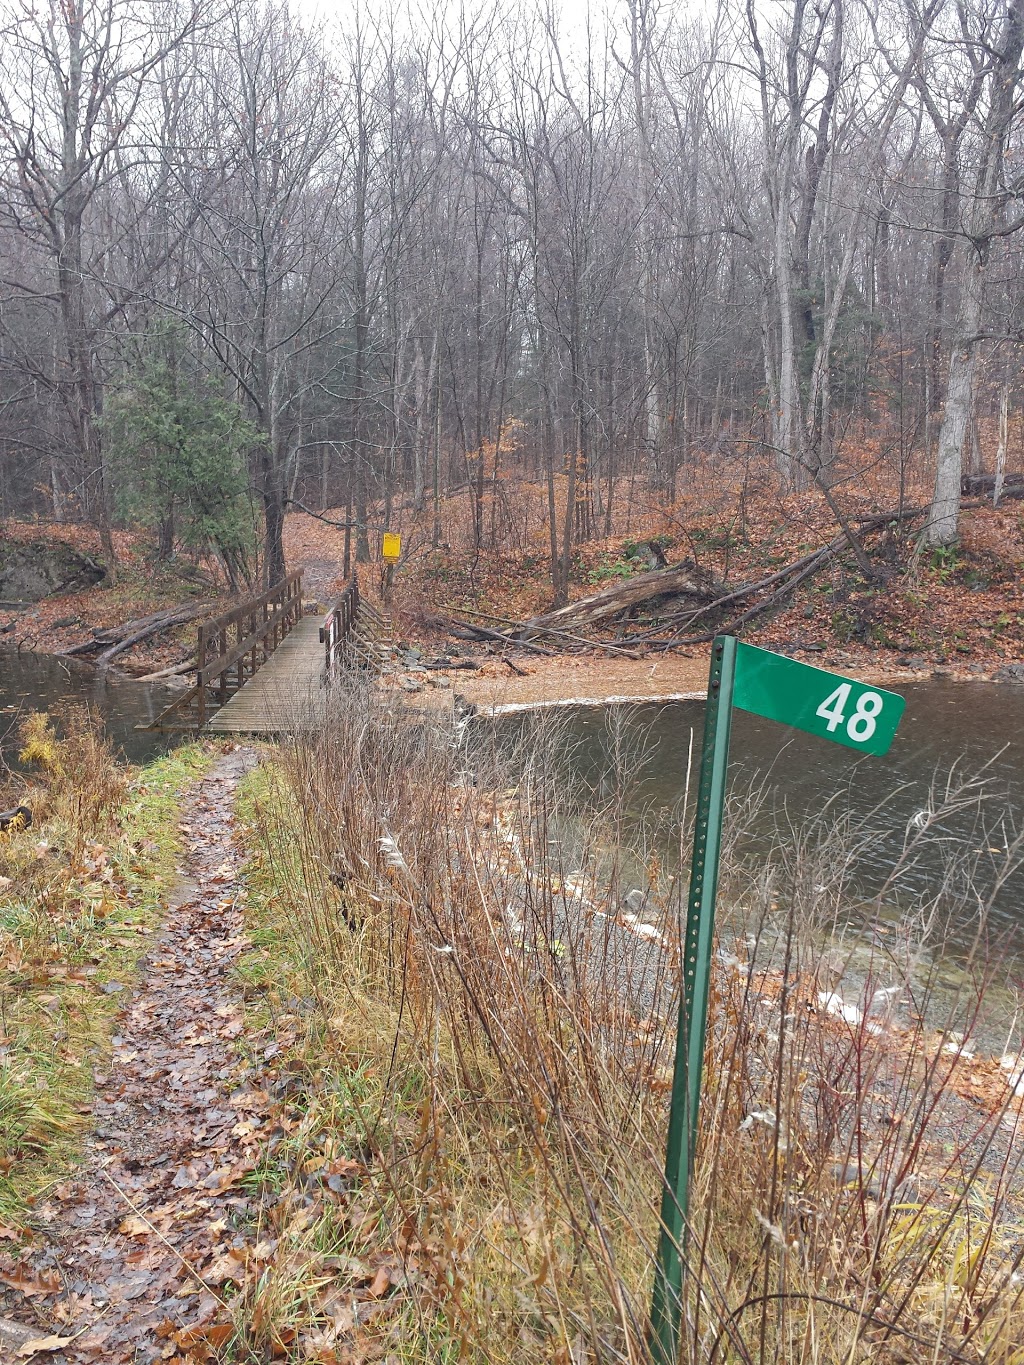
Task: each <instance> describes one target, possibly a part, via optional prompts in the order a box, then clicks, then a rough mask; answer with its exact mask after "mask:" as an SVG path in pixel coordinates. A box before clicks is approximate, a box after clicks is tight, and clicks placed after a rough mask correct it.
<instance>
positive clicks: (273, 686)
mask: <svg viewBox="0 0 1024 1365" xmlns="http://www.w3.org/2000/svg"><path fill="white" fill-rule="evenodd" d="M323 668H324V647H323V645H322V644H321V643H320V618H319V617H315V616H304V617H303V618H302V619H301V620H300V621H298V622H297V623H296V624H295V626H293V628H292V629H291V630H290V631H289V632H288V634H287V635H286V636H285V637H284V639H283V640H282V641H281V643H280V644H279V645H278V647H277V648H276V649H275V650H274V652H273V654H271V656H270V658H269V659H268V660H267V661H266V663H265V664H263V665H262V667H261V668H260V669H259V670H258V672H257V673H256V674H255V676H254V677H252V678H250V679H249V681H248V682H247V683H245V685H244V686H243V687H242V688H241V690H240V691H238V692H236V693H235V695H234V696H233V697H231V698H229V700H228V701H226V702H225V703H224V705H223V706H222V707H221V708H220V710H219V711H217V712H216V714H215V715H214V716H212V717H211V719H210V720H209V721H207V723H206V729H207V730H209V731H214V732H215V733H218V734H235V735H273V734H281V733H283V732H285V731H293V730H301V729H304V728H305V727H306V726H307V725H309V724H311V723H315V717H316V715H317V714H318V713H319V712H320V711H321V709H322V706H323V700H324V688H323V686H322V674H323Z"/></svg>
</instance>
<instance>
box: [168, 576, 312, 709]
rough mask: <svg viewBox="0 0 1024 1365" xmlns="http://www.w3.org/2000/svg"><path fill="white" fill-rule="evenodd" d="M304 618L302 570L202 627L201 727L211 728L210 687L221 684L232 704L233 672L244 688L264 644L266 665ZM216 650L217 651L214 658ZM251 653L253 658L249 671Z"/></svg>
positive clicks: (199, 673) (223, 696)
mask: <svg viewBox="0 0 1024 1365" xmlns="http://www.w3.org/2000/svg"><path fill="white" fill-rule="evenodd" d="M301 616H302V570H301V569H296V570H295V572H294V573H290V574H288V576H287V577H286V578H282V579H281V581H280V582H279V583H275V584H274V586H273V587H272V588H268V589H267V591H266V592H262V593H260V594H259V596H258V597H250V598H249V599H248V600H247V601H245V602H242V603H240V604H239V606H237V607H232V608H231V609H230V610H229V611H225V612H222V613H221V615H220V616H214V617H212V618H211V619H210V620H207V621H203V622H201V623H200V625H199V632H198V637H197V640H196V684H195V698H196V702H197V705H198V709H199V728H200V729H202V728H203V726H204V725H205V724H206V711H207V699H206V692H207V688H209V687H211V686H213V685H214V684H215V683H218V682H219V684H220V688H219V690H220V697H219V701H220V704H221V705H223V704H224V702H225V701H226V700H227V690H228V685H229V683H228V673H229V672H230V670H231V669H232V668H234V669H236V670H237V677H236V679H235V685H236V686H237V687H241V686H242V684H243V683H244V682H245V677H246V673H247V672H248V675H249V676H250V677H251V676H252V675H253V674H254V673H255V672H256V670H257V668H258V667H259V664H258V663H257V662H256V651H257V650H258V649H260V647H261V646H262V654H263V660H264V662H265V661H266V659H267V657H268V656H269V655H270V654H272V653H273V652H274V650H275V649H276V648H277V646H278V645H279V644H280V643H281V641H282V640H283V639H284V637H285V636H286V635H287V634H288V632H289V630H291V628H292V626H294V625H295V623H296V621H298V620H299V619H300V618H301ZM232 628H234V636H235V638H234V641H233V642H231V641H230V640H229V632H231V631H232ZM268 639H269V641H270V643H269V648H268ZM211 647H212V648H213V649H215V650H216V651H217V652H216V654H214V655H213V657H212V658H211V657H210V650H211ZM246 655H251V658H250V660H249V667H248V670H247V668H246Z"/></svg>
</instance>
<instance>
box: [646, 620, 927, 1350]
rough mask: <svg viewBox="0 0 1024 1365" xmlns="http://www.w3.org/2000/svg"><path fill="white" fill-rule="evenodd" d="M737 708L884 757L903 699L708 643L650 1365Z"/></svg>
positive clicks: (751, 651) (681, 1192)
mask: <svg viewBox="0 0 1024 1365" xmlns="http://www.w3.org/2000/svg"><path fill="white" fill-rule="evenodd" d="M737 706H738V707H740V708H741V709H742V710H744V711H752V712H753V713H754V714H755V715H758V716H764V717H766V719H768V720H777V721H779V722H780V723H781V724H783V725H792V726H795V727H796V728H797V729H799V730H807V731H809V732H810V733H811V734H812V735H820V736H821V738H822V739H829V740H832V741H833V742H834V743H836V744H845V745H846V746H847V747H848V748H850V749H862V750H863V751H864V752H865V753H869V754H884V753H886V752H887V750H888V748H889V745H890V744H891V743H892V740H893V736H894V735H895V733H896V726H897V725H898V724H899V721H900V717H901V716H902V715H903V706H904V701H903V698H902V697H900V696H897V695H896V693H895V692H884V691H883V690H882V689H881V688H878V687H870V686H867V685H865V684H864V683H859V682H855V681H854V680H853V679H852V678H843V677H840V676H839V674H837V673H826V672H825V670H824V669H821V668H812V667H810V666H809V665H808V664H800V663H797V662H796V661H795V660H793V659H787V658H785V657H784V656H783V655H781V654H772V653H770V652H769V651H768V650H766V649H757V648H755V647H754V646H753V645H744V644H741V643H740V642H739V641H738V640H735V639H734V638H733V637H732V636H731V635H720V636H718V638H717V639H716V640H715V642H714V645H713V646H712V650H711V672H710V676H709V678H708V705H707V712H706V715H705V720H704V743H703V747H702V750H701V763H700V783H699V786H698V789H697V811H696V818H695V826H694V835H693V861H692V863H691V865H690V899H689V906H688V910H687V916H686V937H685V940H684V943H683V982H682V999H681V1000H680V1003H679V1023H678V1027H677V1032H676V1060H675V1074H674V1076H673V1080H672V1102H671V1106H670V1108H669V1117H668V1142H667V1146H666V1151H665V1181H664V1185H663V1187H662V1199H661V1233H660V1238H659V1242H658V1260H657V1266H656V1269H655V1277H654V1296H653V1299H652V1301H651V1338H650V1345H651V1355H652V1358H653V1360H654V1362H655V1365H675V1362H676V1361H678V1359H679V1330H680V1323H681V1315H682V1286H683V1267H684V1263H685V1255H686V1223H687V1215H688V1212H689V1200H690V1175H691V1172H692V1170H693V1157H694V1153H695V1151H696V1148H697V1136H698V1128H697V1119H698V1113H699V1109H700V1089H701V1072H702V1070H703V1066H704V1039H705V1035H706V1033H707V1018H708V988H709V985H710V981H711V948H712V938H713V934H714V928H715V895H716V892H717V889H718V855H719V850H720V848H721V842H722V814H723V811H724V808H725V778H726V769H727V767H728V763H729V738H730V729H731V724H732V711H733V707H737Z"/></svg>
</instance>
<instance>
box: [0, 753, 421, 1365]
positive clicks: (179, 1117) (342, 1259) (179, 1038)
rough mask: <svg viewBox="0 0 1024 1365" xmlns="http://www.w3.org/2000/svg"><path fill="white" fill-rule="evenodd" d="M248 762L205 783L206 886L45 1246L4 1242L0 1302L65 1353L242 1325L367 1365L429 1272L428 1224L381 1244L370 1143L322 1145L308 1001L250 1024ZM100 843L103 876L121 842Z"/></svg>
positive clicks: (236, 759)
mask: <svg viewBox="0 0 1024 1365" xmlns="http://www.w3.org/2000/svg"><path fill="white" fill-rule="evenodd" d="M248 762H249V756H248V755H246V754H244V753H239V752H233V753H231V754H230V755H227V756H226V757H225V758H223V759H222V760H221V761H220V762H219V764H218V765H217V767H216V768H215V769H214V770H213V771H212V772H211V773H210V774H209V775H208V776H207V777H206V778H205V779H204V780H203V781H202V782H201V783H199V784H198V785H197V788H196V790H195V792H194V794H193V795H192V796H191V798H190V800H189V803H188V807H189V818H188V824H187V836H188V859H187V865H186V868H185V872H186V874H187V876H188V878H189V887H188V891H187V894H186V895H184V896H183V897H182V898H181V899H180V900H175V899H173V898H172V902H171V904H172V906H173V908H172V909H170V910H169V912H168V916H167V920H166V922H165V926H164V929H163V932H162V933H161V934H160V936H159V938H158V939H156V940H155V941H153V943H152V944H151V946H150V949H149V952H148V954H147V955H146V957H145V958H144V959H143V962H142V971H141V980H140V983H139V985H138V986H137V988H136V989H135V990H134V991H133V992H130V991H129V990H128V988H127V987H126V988H125V990H124V992H123V995H120V996H118V999H119V1000H121V1001H123V1006H122V1013H121V1015H120V1017H119V1020H118V1025H117V1032H116V1033H115V1034H114V1036H113V1037H112V1039H111V1046H110V1053H109V1056H108V1057H106V1058H105V1059H104V1060H103V1061H102V1062H97V1063H94V1070H95V1079H96V1086H97V1098H96V1101H95V1104H94V1108H93V1117H94V1121H95V1125H96V1127H95V1133H94V1136H93V1138H92V1140H91V1144H90V1148H89V1151H88V1154H87V1158H86V1161H85V1163H84V1165H83V1167H82V1168H81V1169H80V1170H79V1171H78V1172H77V1173H76V1174H75V1175H74V1176H73V1177H72V1178H71V1179H70V1180H68V1181H67V1182H66V1183H65V1184H64V1185H62V1186H60V1187H58V1188H57V1189H55V1190H52V1191H51V1192H50V1193H49V1194H48V1196H47V1198H46V1199H45V1200H44V1201H42V1202H41V1203H40V1204H39V1206H38V1207H37V1209H36V1217H37V1223H38V1227H39V1229H40V1231H39V1233H38V1234H37V1235H36V1236H35V1237H34V1239H33V1240H31V1241H30V1243H29V1245H27V1246H22V1247H21V1248H17V1249H13V1248H12V1249H9V1250H8V1251H7V1252H6V1253H5V1254H0V1284H2V1285H5V1286H7V1289H6V1291H4V1294H3V1295H2V1296H0V1312H2V1311H3V1310H4V1309H5V1308H8V1307H9V1308H10V1309H11V1312H12V1316H15V1317H17V1316H21V1317H27V1318H32V1319H34V1320H35V1326H33V1328H32V1330H33V1331H34V1332H35V1333H36V1334H37V1336H38V1337H39V1339H41V1340H50V1341H53V1342H59V1343H60V1344H59V1345H55V1346H54V1347H53V1348H52V1350H53V1354H54V1356H55V1365H100V1363H101V1362H102V1365H108V1362H109V1365H121V1363H122V1362H128V1361H135V1360H136V1359H150V1360H155V1359H157V1358H160V1359H163V1360H166V1361H169V1362H172V1363H173V1362H175V1361H177V1362H178V1363H179V1365H193V1362H202V1361H214V1360H217V1359H220V1358H221V1357H222V1355H223V1353H224V1352H225V1351H226V1350H228V1349H230V1348H231V1346H232V1343H233V1342H235V1340H236V1335H237V1333H238V1332H239V1331H240V1330H241V1331H242V1332H243V1333H244V1343H247V1344H246V1345H245V1349H246V1350H249V1349H256V1348H258V1350H259V1352H261V1353H262V1355H264V1356H265V1357H266V1358H267V1359H271V1358H275V1357H276V1356H279V1355H282V1354H288V1355H289V1357H290V1358H292V1359H298V1360H308V1361H311V1362H317V1361H319V1362H321V1365H331V1362H341V1361H344V1362H347V1363H348V1365H362V1362H365V1361H369V1360H371V1359H375V1358H378V1357H379V1356H380V1355H381V1354H383V1352H382V1351H381V1350H380V1338H381V1332H382V1328H381V1326H380V1324H381V1323H383V1324H384V1328H383V1330H384V1331H385V1332H386V1324H387V1322H388V1321H389V1320H390V1318H391V1316H392V1315H394V1314H395V1313H397V1311H398V1310H399V1308H400V1306H401V1303H402V1301H403V1299H404V1298H405V1297H406V1296H407V1291H408V1290H409V1288H410V1287H411V1286H412V1285H413V1284H414V1283H416V1282H417V1280H418V1277H419V1275H420V1271H419V1267H418V1264H417V1261H416V1259H415V1255H414V1254H413V1253H414V1252H415V1251H418V1250H419V1249H420V1248H419V1244H418V1243H415V1242H413V1241H410V1242H409V1243H408V1244H407V1245H406V1246H405V1247H404V1250H403V1255H402V1256H401V1257H396V1256H394V1255H392V1254H390V1253H387V1252H384V1251H383V1250H382V1249H381V1247H380V1245H379V1239H380V1234H379V1229H378V1217H379V1215H378V1211H377V1208H376V1206H375V1204H374V1202H373V1199H372V1198H368V1197H366V1196H364V1195H363V1193H362V1191H363V1189H364V1187H365V1185H366V1183H367V1181H368V1180H369V1178H370V1176H369V1173H368V1172H367V1169H366V1166H365V1164H364V1162H362V1161H359V1160H356V1159H355V1158H354V1157H353V1156H352V1155H350V1154H349V1152H348V1151H346V1150H345V1149H344V1147H343V1145H342V1143H341V1141H340V1140H339V1139H338V1138H337V1137H336V1136H334V1135H332V1134H325V1135H323V1137H322V1139H320V1140H318V1141H317V1142H315V1143H313V1144H312V1145H303V1144H305V1139H304V1138H302V1136H301V1134H302V1132H303V1127H304V1124H305V1121H306V1118H305V1111H304V1101H303V1095H302V1083H301V1079H300V1077H299V1075H298V1073H297V1072H296V1071H295V1070H294V1067H293V1065H292V1063H291V1062H290V1061H289V1049H290V1048H292V1046H293V1045H294V1044H296V1043H297V1042H298V1041H299V1038H300V1035H301V1034H303V1033H304V1031H305V1028H306V1023H305V1020H304V1018H303V1015H302V1011H301V1010H298V1008H297V1007H296V1012H294V1013H291V1012H287V1011H279V1012H278V1013H277V1015H276V1017H275V1018H274V1019H273V1022H272V1024H268V1025H267V1026H266V1027H264V1028H262V1029H252V1028H251V1027H250V1028H247V1025H246V1017H245V1014H244V1006H243V991H242V984H241V981H240V979H239V978H238V975H237V971H236V968H237V963H238V959H239V956H240V955H241V954H242V953H243V952H246V951H248V950H249V943H248V939H247V937H246V935H245V932H244V925H243V918H242V902H243V898H242V896H241V894H240V887H239V885H238V881H237V879H238V876H239V863H238V858H237V856H236V851H235V849H234V847H233V835H234V819H233V815H232V812H231V800H232V796H233V792H234V787H235V784H236V782H237V780H238V777H239V776H240V774H241V773H242V771H243V770H244V767H245V766H246V764H247V763H248ZM81 860H82V862H83V867H84V866H85V863H88V864H89V866H88V868H87V871H88V873H89V875H90V876H92V877H93V878H94V879H96V880H97V881H100V880H101V879H102V874H103V872H104V870H105V869H106V866H107V859H106V856H105V852H104V850H103V849H102V848H101V847H100V846H99V845H94V846H92V847H89V848H86V849H84V850H83V852H82V854H81ZM53 966H54V969H55V970H57V969H60V964H53ZM294 1143H299V1144H300V1149H301V1151H302V1156H301V1157H298V1158H297V1157H295V1156H294V1155H292V1154H291V1153H293V1152H294V1151H295V1150H296V1149H295V1148H294V1147H290V1146H289V1144H294ZM285 1154H287V1155H285ZM275 1170H276V1172H277V1174H274V1172H275ZM328 1227H333V1228H334V1229H337V1230H339V1232H338V1236H340V1237H343V1238H344V1245H345V1246H346V1248H347V1249H348V1254H344V1255H337V1254H335V1255H332V1254H328V1252H327V1251H325V1250H320V1249H318V1248H319V1247H320V1246H321V1245H323V1246H327V1247H329V1246H331V1245H333V1244H334V1241H335V1240H336V1239H334V1240H332V1238H328V1237H325V1236H323V1234H322V1230H323V1229H325V1228H328ZM363 1247H365V1248H366V1249H367V1250H366V1252H365V1254H364V1255H359V1254H356V1253H357V1252H358V1250H359V1249H360V1248H363ZM278 1286H285V1287H286V1289H287V1292H288V1294H290V1295H291V1301H293V1302H296V1303H298V1304H299V1306H300V1311H299V1313H298V1314H297V1316H296V1317H295V1319H294V1321H284V1320H281V1319H280V1317H279V1312H280V1310H279V1306H278V1305H279V1302H280V1299H279V1298H278V1297H275V1295H278V1294H279V1289H278ZM253 1343H256V1347H253ZM40 1349H43V1348H40ZM45 1349H46V1350H48V1351H49V1350H50V1348H49V1347H47V1348H45Z"/></svg>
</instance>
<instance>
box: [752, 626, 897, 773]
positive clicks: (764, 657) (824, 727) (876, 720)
mask: <svg viewBox="0 0 1024 1365" xmlns="http://www.w3.org/2000/svg"><path fill="white" fill-rule="evenodd" d="M732 704H733V706H738V707H739V708H740V710H741V711H753V713H754V715H755V716H764V717H765V718H766V719H767V720H777V721H779V723H780V724H782V725H792V726H794V727H795V728H796V729H797V730H806V731H808V733H809V734H812V735H820V736H821V738H822V739H830V740H832V741H833V743H835V744H845V745H846V747H847V748H849V749H861V750H863V752H864V753H866V754H884V753H888V751H889V745H890V744H891V743H892V741H893V736H894V735H895V733H896V727H897V725H899V723H900V717H901V716H902V715H903V707H904V704H905V703H904V701H903V698H902V697H900V696H897V694H896V693H895V692H885V691H883V690H882V688H880V687H872V686H871V685H870V684H866V683H859V682H854V680H853V679H852V678H843V677H841V676H840V675H839V674H838V673H826V672H825V670H824V669H823V668H812V667H811V665H810V664H801V663H797V661H796V660H795V659H787V658H786V657H785V656H784V655H782V654H772V653H771V652H770V651H769V650H767V649H758V648H757V647H756V645H744V644H740V643H739V642H738V641H737V644H736V683H735V690H734V692H733V698H732Z"/></svg>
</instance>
